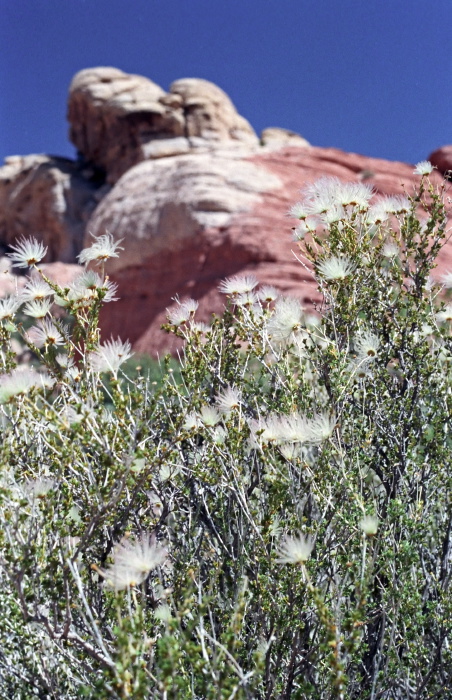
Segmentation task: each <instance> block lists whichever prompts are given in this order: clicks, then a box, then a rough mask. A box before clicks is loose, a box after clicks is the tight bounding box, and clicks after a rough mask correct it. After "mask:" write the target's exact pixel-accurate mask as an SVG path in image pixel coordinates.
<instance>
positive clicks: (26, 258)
mask: <svg viewBox="0 0 452 700" xmlns="http://www.w3.org/2000/svg"><path fill="white" fill-rule="evenodd" d="M11 250H12V251H13V252H12V253H7V257H8V258H10V259H11V261H12V264H13V267H32V266H34V265H37V264H38V263H40V262H41V260H42V259H43V258H44V257H45V255H46V253H47V248H46V247H45V246H44V245H43V244H42V243H40V242H39V241H38V240H37V239H36V238H25V237H22V238H21V239H20V241H19V242H18V243H17V245H13V246H11Z"/></svg>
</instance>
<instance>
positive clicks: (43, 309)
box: [23, 299, 53, 318]
mask: <svg viewBox="0 0 452 700" xmlns="http://www.w3.org/2000/svg"><path fill="white" fill-rule="evenodd" d="M52 303H53V302H52V301H49V300H48V299H34V300H32V301H29V302H28V303H27V304H26V305H25V306H24V309H23V312H24V314H26V315H27V316H32V317H33V318H45V317H46V316H47V314H48V313H50V309H51V308H52Z"/></svg>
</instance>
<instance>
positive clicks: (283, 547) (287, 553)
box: [276, 534, 315, 564]
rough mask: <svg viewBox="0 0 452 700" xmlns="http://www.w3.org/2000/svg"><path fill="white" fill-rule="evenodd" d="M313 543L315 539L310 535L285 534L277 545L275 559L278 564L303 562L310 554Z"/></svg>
mask: <svg viewBox="0 0 452 700" xmlns="http://www.w3.org/2000/svg"><path fill="white" fill-rule="evenodd" d="M314 545H315V540H314V538H313V537H312V536H311V535H303V534H299V535H298V536H297V537H289V536H287V537H285V538H284V539H283V541H282V542H281V543H280V545H279V547H278V550H277V555H278V558H277V559H276V561H277V563H278V564H304V563H305V562H307V561H308V559H309V557H310V556H311V554H312V550H313V549H314Z"/></svg>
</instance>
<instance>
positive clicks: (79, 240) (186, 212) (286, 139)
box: [0, 68, 452, 354]
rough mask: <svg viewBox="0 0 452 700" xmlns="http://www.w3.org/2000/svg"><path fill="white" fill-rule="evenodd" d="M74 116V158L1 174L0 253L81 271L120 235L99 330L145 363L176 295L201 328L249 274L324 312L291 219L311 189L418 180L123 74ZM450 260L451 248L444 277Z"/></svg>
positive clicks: (207, 86)
mask: <svg viewBox="0 0 452 700" xmlns="http://www.w3.org/2000/svg"><path fill="white" fill-rule="evenodd" d="M68 119H69V123H70V138H71V140H72V142H73V143H74V145H75V146H76V148H77V150H78V154H79V155H78V159H77V160H76V161H70V160H67V159H59V158H52V157H49V156H26V157H23V158H22V157H12V158H9V159H8V160H7V162H6V164H5V166H4V167H3V168H1V169H0V243H1V244H2V245H4V246H7V245H8V244H11V243H12V242H13V241H14V240H16V239H17V237H18V236H21V235H35V236H37V237H38V238H40V239H41V240H43V242H45V244H46V245H48V247H49V253H48V256H47V260H46V262H48V263H52V262H56V261H59V262H65V263H73V262H74V261H75V256H76V254H77V253H78V252H79V251H80V250H81V248H82V247H85V246H87V245H89V244H90V241H91V240H92V238H91V236H92V235H94V236H97V235H101V234H104V233H110V234H112V235H113V237H114V238H115V239H119V238H123V239H124V240H123V243H122V245H123V247H124V249H125V250H124V252H123V254H121V257H120V258H117V259H113V260H111V261H110V264H109V266H108V270H107V272H108V274H109V275H110V277H111V278H112V280H113V281H115V282H117V283H118V285H119V294H120V297H121V298H120V301H118V302H116V303H115V304H109V305H108V308H106V310H105V312H104V314H103V316H102V319H101V321H102V331H103V334H104V336H109V335H110V334H113V335H114V336H116V335H120V336H121V337H122V338H123V339H125V338H129V339H130V340H131V342H132V343H133V344H134V347H135V349H136V350H138V351H140V352H150V353H152V354H156V353H159V352H162V351H164V350H167V349H171V348H172V347H173V348H174V346H172V345H171V343H172V342H173V339H171V338H170V337H169V336H167V335H166V334H165V333H163V332H162V331H161V330H160V326H161V324H162V323H163V322H165V310H166V308H167V307H171V305H172V304H173V303H174V301H172V300H174V298H175V297H176V296H178V297H179V298H181V299H183V298H184V297H186V296H191V297H194V298H195V299H197V300H198V301H199V302H200V309H199V316H200V318H203V317H204V318H207V317H208V316H209V315H210V313H211V312H212V311H216V312H219V311H221V308H222V304H223V301H224V300H223V298H221V296H220V295H219V293H218V291H217V287H218V283H219V281H220V280H221V279H223V278H224V277H226V276H229V275H232V274H236V273H248V272H253V273H254V274H255V275H256V276H257V277H258V278H259V279H260V280H261V281H262V283H266V284H273V285H275V286H276V287H278V288H279V289H280V290H281V291H282V292H283V293H285V294H294V295H296V296H298V297H300V298H301V299H302V300H303V302H304V303H305V304H308V305H312V304H313V303H315V302H316V301H319V297H318V293H317V291H316V289H315V285H314V283H313V278H312V275H311V274H310V272H309V270H308V269H306V268H305V267H303V266H302V265H301V264H300V262H299V260H298V259H297V258H296V247H295V246H294V244H293V242H292V236H291V227H292V222H291V221H290V220H289V219H288V218H287V217H286V212H287V211H288V209H289V207H290V206H291V205H292V204H293V203H294V202H295V201H296V200H297V199H298V198H299V190H300V189H301V188H302V187H303V186H304V185H306V184H307V183H309V182H312V181H314V180H316V179H318V178H319V177H321V176H325V175H329V176H335V177H338V178H340V179H341V180H344V181H357V180H365V181H366V182H368V183H369V184H371V185H372V186H373V187H374V189H375V192H376V194H377V195H378V194H379V193H381V194H401V193H404V192H407V193H411V192H412V191H413V189H414V187H415V184H416V183H417V182H418V178H417V177H416V176H414V174H413V167H412V166H411V165H407V164H404V163H395V162H390V161H385V160H380V159H376V158H366V157H365V156H361V155H356V154H352V153H345V152H343V151H340V150H338V149H333V148H317V147H313V146H310V145H309V143H308V142H307V141H306V140H305V139H303V138H302V137H301V136H299V135H298V134H295V133H294V132H290V131H288V130H285V129H279V128H269V129H266V130H265V131H264V132H263V133H262V135H261V138H260V139H259V138H258V137H257V135H256V134H255V132H254V131H253V129H252V127H251V126H250V125H249V123H248V122H247V121H246V119H244V118H243V117H242V116H240V115H239V114H238V113H237V111H236V109H235V107H234V105H233V104H232V102H231V100H230V99H229V97H228V96H227V95H226V94H225V93H224V92H223V91H222V90H221V89H220V88H218V87H217V86H216V85H213V84H212V83H209V82H207V81H205V80H198V79H193V78H187V79H183V80H178V81H176V82H174V83H173V84H172V85H171V87H170V89H169V91H168V92H165V91H164V90H163V89H162V88H160V87H159V86H158V85H156V84H155V83H153V82H152V81H150V80H148V79H147V78H144V77H142V76H136V75H128V74H126V73H123V72H122V71H120V70H118V69H115V68H92V69H87V70H83V71H81V72H80V73H78V74H77V75H76V76H75V77H74V79H73V81H72V83H71V86H70V92H69V101H68ZM438 167H439V166H438ZM434 176H435V177H436V179H437V181H438V182H440V181H441V175H440V174H439V173H435V175H434ZM451 257H452V251H451V249H450V247H446V249H444V251H443V253H442V258H441V260H440V269H442V268H443V267H444V266H445V265H447V264H448V261H449V260H450V258H451ZM60 274H61V270H60ZM0 290H1V287H0ZM0 293H1V291H0Z"/></svg>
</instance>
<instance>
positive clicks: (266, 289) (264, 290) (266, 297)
mask: <svg viewBox="0 0 452 700" xmlns="http://www.w3.org/2000/svg"><path fill="white" fill-rule="evenodd" d="M257 296H258V297H259V299H260V300H261V301H264V302H267V303H269V302H271V301H276V299H277V298H278V297H279V292H278V290H277V289H276V288H275V287H272V285H270V284H264V285H263V286H262V287H261V288H260V289H259V291H258V293H257Z"/></svg>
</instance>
